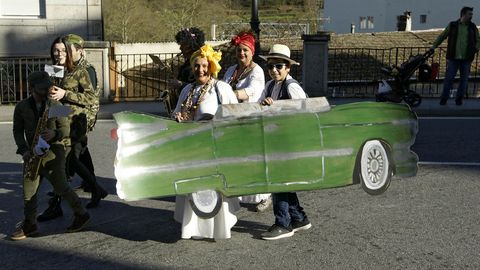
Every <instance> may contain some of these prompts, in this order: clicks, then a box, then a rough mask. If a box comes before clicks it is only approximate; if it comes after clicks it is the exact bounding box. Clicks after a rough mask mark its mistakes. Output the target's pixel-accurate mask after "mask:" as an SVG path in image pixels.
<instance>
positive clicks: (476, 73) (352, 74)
mask: <svg viewBox="0 0 480 270" xmlns="http://www.w3.org/2000/svg"><path fill="white" fill-rule="evenodd" d="M427 49H428V48H426V47H415V48H412V47H405V48H403V47H402V48H391V49H365V48H363V49H362V48H330V49H329V59H328V95H329V96H334V97H374V96H375V93H376V91H377V88H378V83H379V82H380V81H381V80H387V81H388V80H393V78H390V77H388V76H387V75H385V74H384V73H382V71H381V68H382V67H387V66H400V65H401V64H402V63H403V62H405V61H407V60H408V58H409V57H410V56H412V55H417V54H422V53H424V52H425V51H426V50H427ZM445 52H446V49H445V48H439V49H437V50H436V51H435V54H434V55H433V57H432V58H430V59H428V63H429V64H432V63H438V64H439V67H440V68H439V72H438V74H437V77H436V78H435V80H433V81H429V82H426V83H422V82H419V81H418V80H417V72H415V73H414V74H413V75H412V77H411V79H410V82H411V83H410V89H411V90H414V91H416V92H417V93H419V94H420V95H421V96H423V97H438V96H439V95H440V94H441V92H442V89H443V80H444V74H445V68H446V59H445ZM267 53H268V51H262V52H261V53H260V54H267ZM291 57H292V58H293V59H295V60H296V61H298V62H302V58H303V51H300V50H297V51H292V52H291ZM112 59H114V61H111V64H110V72H111V76H110V80H111V82H110V85H111V86H112V91H113V92H112V93H111V97H112V99H113V100H114V101H125V100H128V101H134V100H156V99H159V97H160V96H161V94H162V91H164V90H167V89H168V85H167V80H168V79H173V78H176V77H177V73H178V68H179V66H180V65H181V64H182V63H183V61H184V60H183V57H181V56H179V55H177V54H173V53H163V54H162V53H159V54H118V55H115V56H113V58H112ZM46 63H49V59H48V57H20V58H0V87H1V103H2V104H5V103H16V102H18V101H20V100H22V99H23V98H25V97H27V96H28V95H29V91H28V84H27V79H26V78H27V77H28V74H29V73H30V72H32V71H34V70H42V69H43V66H44V64H46ZM235 63H236V60H235V56H234V53H232V52H231V51H224V52H223V58H222V61H221V66H222V67H223V68H222V70H221V72H220V74H219V78H223V73H224V72H225V71H226V69H227V68H228V67H229V66H231V65H233V64H235ZM258 63H259V64H260V65H261V66H262V67H263V68H264V70H265V62H264V61H263V60H262V61H258ZM290 73H291V75H292V76H293V77H294V78H296V79H297V80H299V81H300V80H301V79H302V66H300V67H296V66H295V67H292V69H291V71H290ZM265 76H266V78H265V79H266V80H269V76H268V72H267V71H266V70H265ZM479 83H480V61H479V58H478V55H477V56H476V57H475V59H474V61H473V62H472V67H471V74H470V77H469V85H468V89H467V92H466V94H467V97H479V96H480V90H479V89H478V87H479Z"/></svg>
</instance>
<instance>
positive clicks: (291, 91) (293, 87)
mask: <svg viewBox="0 0 480 270" xmlns="http://www.w3.org/2000/svg"><path fill="white" fill-rule="evenodd" d="M289 79H292V76H290V74H289V75H287V78H285V80H289ZM272 83H275V85H274V86H273V89H272V96H271V97H272V99H273V100H278V96H279V95H280V89H281V88H282V83H283V81H278V82H277V81H275V80H270V81H268V82H267V84H265V89H264V90H263V92H262V96H261V97H260V101H263V100H264V99H265V98H266V96H267V91H268V87H269V86H270V84H272ZM287 92H288V95H289V96H290V98H291V99H302V98H307V95H306V94H305V91H303V89H302V87H301V86H300V85H299V84H296V83H291V84H289V85H288V88H287Z"/></svg>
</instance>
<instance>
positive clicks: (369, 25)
mask: <svg viewBox="0 0 480 270" xmlns="http://www.w3.org/2000/svg"><path fill="white" fill-rule="evenodd" d="M367 28H368V29H373V28H375V24H374V23H373V16H368V17H367Z"/></svg>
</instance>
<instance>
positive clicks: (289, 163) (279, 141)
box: [262, 112, 324, 192]
mask: <svg viewBox="0 0 480 270" xmlns="http://www.w3.org/2000/svg"><path fill="white" fill-rule="evenodd" d="M262 119H263V121H262V122H263V135H264V146H265V159H266V166H267V168H266V169H267V180H268V183H269V186H270V190H271V191H276V192H278V191H288V190H294V189H308V187H309V186H312V185H314V184H315V183H317V182H318V181H322V179H323V172H324V166H323V164H324V163H323V162H324V160H323V159H324V157H323V152H322V150H323V149H322V138H321V131H320V128H319V123H318V118H317V114H315V113H310V112H304V113H291V114H284V115H276V116H264V117H263V118H262Z"/></svg>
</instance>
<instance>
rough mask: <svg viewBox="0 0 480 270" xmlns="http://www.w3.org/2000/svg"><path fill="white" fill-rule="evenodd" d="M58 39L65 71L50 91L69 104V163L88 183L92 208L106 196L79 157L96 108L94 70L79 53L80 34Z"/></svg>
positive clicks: (93, 119)
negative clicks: (64, 55) (60, 40)
mask: <svg viewBox="0 0 480 270" xmlns="http://www.w3.org/2000/svg"><path fill="white" fill-rule="evenodd" d="M62 41H63V44H64V45H65V48H66V59H65V64H64V66H65V67H66V71H65V75H64V78H63V80H62V81H61V82H60V86H55V87H54V90H53V91H51V97H52V98H53V99H55V100H59V101H61V102H62V103H63V104H66V105H69V106H70V107H71V108H72V113H71V114H70V116H69V120H70V123H71V124H70V138H71V140H72V145H71V153H70V155H69V165H70V166H72V167H73V170H74V171H75V172H76V173H77V174H78V175H79V176H80V177H82V179H83V180H84V181H85V182H86V183H88V185H89V186H90V187H91V191H92V198H91V201H90V202H89V203H88V204H87V208H92V207H96V206H98V204H99V202H100V200H101V199H102V198H105V197H106V196H107V192H106V191H105V190H104V189H103V188H102V187H101V186H100V185H98V183H97V181H96V178H95V175H94V173H93V168H91V169H90V170H89V169H88V168H87V167H86V166H85V165H84V164H83V163H82V162H80V160H79V158H80V156H81V154H82V153H84V152H85V151H86V149H87V148H86V147H87V136H86V134H87V132H88V131H91V130H93V127H94V125H95V122H96V115H97V112H98V108H99V96H98V95H99V91H98V89H97V87H96V85H97V82H96V74H95V69H94V68H93V67H92V66H91V65H90V64H89V63H88V62H87V60H85V58H84V57H83V45H84V40H83V39H82V38H81V37H80V36H77V35H74V34H69V35H67V36H65V37H64V38H63V39H62ZM92 167H93V166H92Z"/></svg>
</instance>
